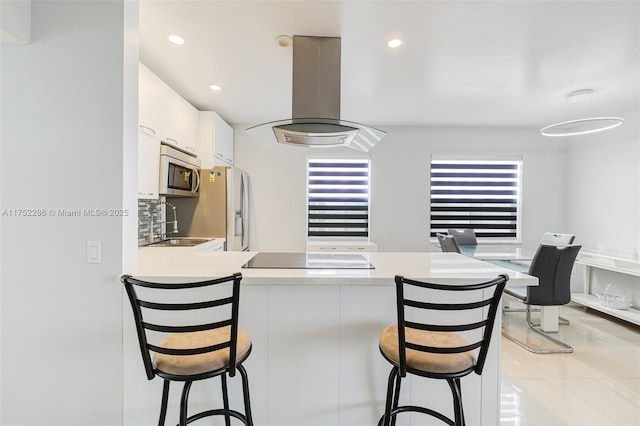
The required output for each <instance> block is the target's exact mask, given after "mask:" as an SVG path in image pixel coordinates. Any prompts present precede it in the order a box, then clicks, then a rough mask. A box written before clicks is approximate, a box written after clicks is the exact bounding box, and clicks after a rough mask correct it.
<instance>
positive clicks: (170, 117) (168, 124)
mask: <svg viewBox="0 0 640 426" xmlns="http://www.w3.org/2000/svg"><path fill="white" fill-rule="evenodd" d="M183 102H184V99H182V98H181V97H180V95H178V94H177V93H176V92H175V91H174V90H173V89H172V88H170V87H169V86H166V85H165V89H164V98H163V102H162V136H163V137H162V140H163V141H164V142H166V143H168V144H169V145H173V146H176V147H178V148H183V149H184V141H183V140H182V110H183V109H184V106H183Z"/></svg>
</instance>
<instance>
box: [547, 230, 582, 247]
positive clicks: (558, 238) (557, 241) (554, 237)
mask: <svg viewBox="0 0 640 426" xmlns="http://www.w3.org/2000/svg"><path fill="white" fill-rule="evenodd" d="M575 238H576V236H575V235H573V234H556V233H553V232H545V233H544V234H543V235H542V239H541V240H540V244H542V245H545V246H561V245H564V244H573V240H575Z"/></svg>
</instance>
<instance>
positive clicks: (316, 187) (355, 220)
mask: <svg viewBox="0 0 640 426" xmlns="http://www.w3.org/2000/svg"><path fill="white" fill-rule="evenodd" d="M307 182H308V184H307V192H308V197H307V200H308V203H307V204H308V212H309V215H308V227H307V236H309V237H359V238H362V237H368V236H369V160H359V159H355V160H318V159H309V160H308V181H307Z"/></svg>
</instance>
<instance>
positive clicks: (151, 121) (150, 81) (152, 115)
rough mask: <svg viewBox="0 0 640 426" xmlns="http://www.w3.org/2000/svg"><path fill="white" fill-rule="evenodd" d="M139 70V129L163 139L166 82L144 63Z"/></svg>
mask: <svg viewBox="0 0 640 426" xmlns="http://www.w3.org/2000/svg"><path fill="white" fill-rule="evenodd" d="M139 72H140V77H139V78H140V83H139V89H138V90H139V92H138V124H139V126H140V127H139V129H140V131H142V132H144V133H146V134H147V135H150V136H153V137H155V138H157V139H162V113H163V111H162V99H163V96H164V86H165V84H164V83H163V82H162V80H160V79H159V78H158V77H157V76H156V75H155V74H154V73H152V72H151V71H150V70H149V68H147V67H145V66H144V65H143V64H139Z"/></svg>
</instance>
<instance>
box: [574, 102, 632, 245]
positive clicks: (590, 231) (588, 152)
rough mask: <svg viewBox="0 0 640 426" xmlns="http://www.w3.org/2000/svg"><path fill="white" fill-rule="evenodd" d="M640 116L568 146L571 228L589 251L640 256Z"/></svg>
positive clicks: (576, 138)
mask: <svg viewBox="0 0 640 426" xmlns="http://www.w3.org/2000/svg"><path fill="white" fill-rule="evenodd" d="M639 114H640V111H638V110H635V111H628V112H627V113H626V114H624V118H625V123H624V124H623V125H621V126H619V127H617V128H615V129H612V130H608V131H606V132H602V133H594V134H592V135H585V136H581V137H578V136H575V137H572V138H571V139H569V140H568V141H567V179H566V185H567V201H568V203H567V210H566V215H567V223H568V224H569V227H570V228H571V230H572V231H574V233H575V234H576V235H579V236H580V241H581V243H582V244H583V246H584V248H585V249H588V250H591V251H593V250H598V251H602V252H605V253H610V254H619V255H622V256H625V257H631V256H632V255H633V252H634V250H636V249H637V250H638V251H640V237H639V235H640V204H639V192H638V187H639V182H640V173H639V170H640V134H639V125H640V123H639V122H638V115H639Z"/></svg>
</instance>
